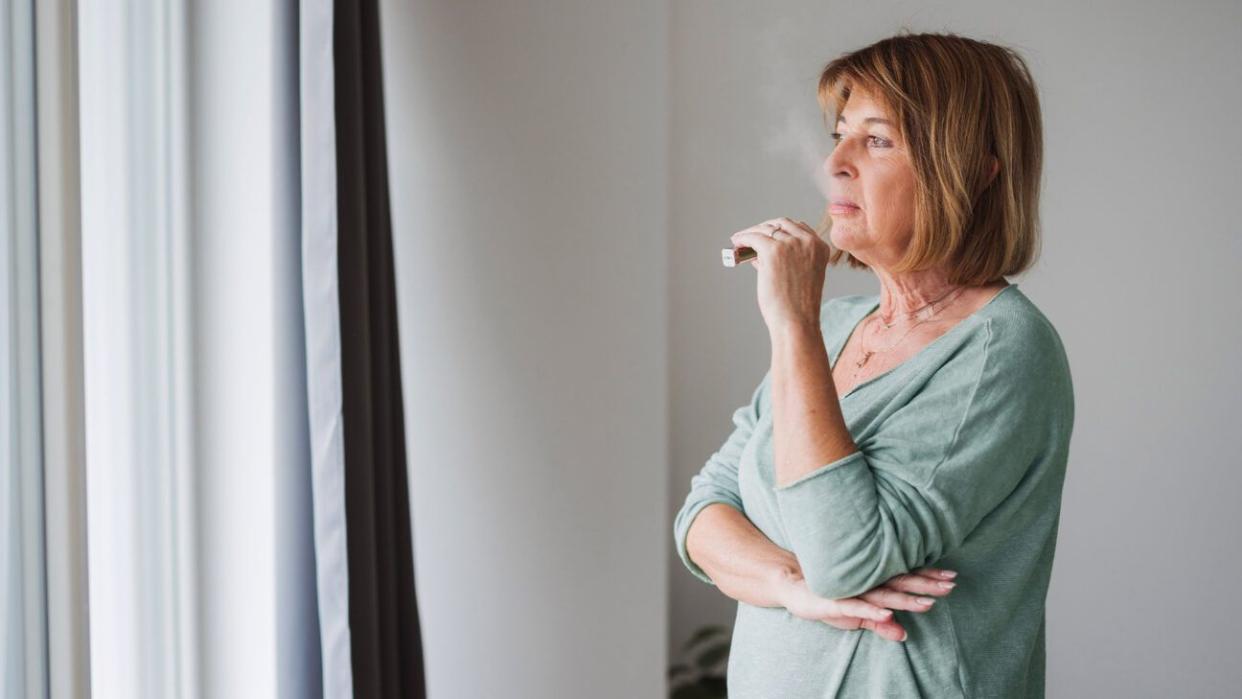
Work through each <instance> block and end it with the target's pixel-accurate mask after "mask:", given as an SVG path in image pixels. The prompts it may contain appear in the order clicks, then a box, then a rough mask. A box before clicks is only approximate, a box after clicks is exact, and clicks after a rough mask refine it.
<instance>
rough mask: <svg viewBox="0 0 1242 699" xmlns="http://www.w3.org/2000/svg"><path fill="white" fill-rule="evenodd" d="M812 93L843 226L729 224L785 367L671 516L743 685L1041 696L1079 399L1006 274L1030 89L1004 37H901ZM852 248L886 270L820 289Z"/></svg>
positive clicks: (1037, 318) (868, 693)
mask: <svg viewBox="0 0 1242 699" xmlns="http://www.w3.org/2000/svg"><path fill="white" fill-rule="evenodd" d="M819 90H820V102H821V105H822V106H823V108H824V110H825V114H826V115H828V114H829V113H831V116H834V117H835V118H836V119H835V132H834V134H833V136H834V138H835V139H836V142H837V143H836V146H835V148H834V149H833V151H832V153H831V155H830V156H829V157H828V159H827V161H826V162H825V168H826V169H827V172H826V175H827V176H828V179H829V181H830V191H831V197H830V199H831V201H830V202H829V206H828V210H827V212H826V217H825V222H824V223H823V224H822V225H821V229H823V228H827V229H828V230H827V231H826V232H828V233H829V234H830V238H831V242H832V246H831V247H830V246H829V245H828V243H827V242H825V241H824V240H823V239H822V238H821V237H820V236H821V235H822V234H821V233H820V232H817V231H816V230H813V229H811V228H810V227H808V226H807V225H805V224H803V223H799V222H796V221H792V220H790V219H787V218H780V219H774V220H771V221H767V222H765V223H762V224H759V225H757V226H754V227H752V228H748V229H746V230H744V231H740V232H738V233H736V234H734V235H733V242H734V244H735V245H737V246H746V247H751V248H753V249H754V250H755V251H756V252H757V253H758V257H757V258H756V260H755V262H754V266H755V268H756V270H757V275H758V280H757V284H758V300H759V308H760V311H761V313H762V315H763V319H764V321H765V323H766V325H767V327H768V330H769V334H770V336H771V343H772V360H771V367H770V369H769V370H768V372H767V373H766V374H765V376H764V377H763V380H762V381H761V382H760V384H759V386H758V387H757V388H756V389H755V391H754V393H753V395H752V399H751V401H750V402H749V403H748V404H747V405H744V406H742V407H740V408H738V409H737V410H736V411H735V412H734V414H733V423H734V425H735V427H736V428H735V430H734V431H733V433H732V434H731V435H730V436H729V438H728V439H727V441H726V442H725V443H724V445H723V446H722V447H721V448H720V449H719V450H718V451H717V452H716V453H715V454H713V455H712V457H711V458H710V459H709V460H708V461H707V463H706V465H705V466H704V467H703V469H702V470H701V471H700V472H699V474H697V475H696V476H695V477H694V478H693V479H692V480H691V484H690V493H689V495H688V496H687V498H686V501H685V504H684V506H683V507H682V508H681V511H680V512H679V513H678V514H677V517H676V520H675V523H674V538H675V542H676V545H677V550H678V553H679V555H680V556H681V559H682V561H683V562H684V563H685V565H686V566H687V568H689V570H690V571H691V572H693V573H694V575H696V576H698V577H699V578H701V579H702V580H704V581H705V582H707V583H710V584H715V585H716V586H717V587H718V588H719V589H720V590H721V592H723V593H725V594H727V595H729V596H730V597H732V598H734V599H737V600H738V602H739V604H738V609H737V616H736V621H735V625H734V630H733V641H732V646H731V652H730V656H729V665H728V686H729V696H730V697H731V698H732V699H747V698H749V697H774V698H779V699H797V698H798V697H817V698H818V697H879V696H903V697H907V696H908V697H917V696H931V697H952V696H971V697H975V696H978V697H1030V696H1043V692H1044V664H1045V663H1044V602H1045V598H1046V594H1047V589H1048V581H1049V576H1050V573H1051V568H1052V559H1053V551H1054V548H1055V544H1056V534H1057V525H1058V520H1059V515H1060V503H1061V488H1062V483H1063V482H1064V478H1065V469H1066V460H1067V456H1068V450H1069V441H1070V432H1071V430H1072V427H1073V419H1074V398H1073V389H1072V385H1071V381H1070V371H1069V364H1068V362H1067V360H1066V356H1065V351H1064V348H1063V347H1062V344H1061V340H1060V337H1059V335H1058V334H1057V332H1056V330H1055V329H1054V328H1053V326H1052V324H1051V323H1050V322H1049V321H1048V319H1047V318H1046V317H1045V316H1044V315H1043V313H1041V312H1040V310H1039V309H1038V308H1037V307H1036V306H1035V304H1034V303H1033V302H1032V301H1031V300H1030V299H1029V298H1028V297H1027V296H1026V295H1025V294H1023V293H1022V292H1021V291H1020V290H1019V289H1018V288H1017V285H1016V284H1010V283H1009V282H1007V281H1006V280H1005V276H1006V275H1014V274H1017V273H1019V272H1022V271H1024V270H1025V269H1027V268H1029V267H1030V265H1031V264H1032V263H1033V261H1034V259H1035V257H1036V250H1035V247H1036V244H1037V240H1038V233H1037V231H1038V220H1037V208H1038V198H1039V179H1040V168H1041V151H1042V141H1041V126H1040V116H1039V103H1038V99H1037V96H1036V90H1035V87H1034V85H1033V84H1032V81H1031V77H1030V74H1029V72H1028V70H1027V68H1026V65H1025V63H1024V62H1023V61H1022V59H1021V58H1020V57H1019V56H1018V55H1017V54H1015V53H1014V52H1012V51H1011V50H1009V49H1006V48H1002V47H999V46H995V45H992V44H988V43H983V42H979V41H973V40H970V39H966V38H962V37H958V36H954V35H942V34H938V35H929V34H919V35H909V34H906V35H899V36H896V37H892V38H889V39H886V40H883V41H880V42H878V43H876V44H874V45H872V46H868V47H866V48H863V49H860V50H858V51H855V52H853V53H849V54H846V55H844V56H842V57H840V58H838V59H836V60H834V61H832V62H831V63H829V64H828V66H827V67H826V68H825V69H824V71H823V74H822V76H821V79H820V85H819ZM833 248H835V249H833ZM843 257H844V259H845V260H846V261H847V262H848V263H849V264H850V265H853V266H855V267H860V268H867V269H870V270H871V271H872V272H874V273H875V275H876V276H877V277H878V279H879V286H880V292H879V293H878V294H875V295H869V296H868V295H851V296H843V297H839V298H833V299H830V300H828V301H827V302H822V303H821V299H822V292H823V284H824V276H825V271H826V267H827V266H829V265H833V264H836V263H837V262H838V261H840V260H841V259H842V258H843ZM953 573H956V579H955V580H954V581H953V582H949V579H950V578H953V577H954V575H953ZM954 585H955V587H954ZM950 590H951V592H950ZM929 595H930V596H929Z"/></svg>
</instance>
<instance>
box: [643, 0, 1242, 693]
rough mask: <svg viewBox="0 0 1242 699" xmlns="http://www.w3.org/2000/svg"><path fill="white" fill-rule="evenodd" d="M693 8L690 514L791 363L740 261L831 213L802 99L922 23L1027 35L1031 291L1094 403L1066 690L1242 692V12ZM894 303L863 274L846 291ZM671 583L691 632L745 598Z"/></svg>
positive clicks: (1221, 8)
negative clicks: (852, 54)
mask: <svg viewBox="0 0 1242 699" xmlns="http://www.w3.org/2000/svg"><path fill="white" fill-rule="evenodd" d="M670 5H671V7H672V8H673V10H672V12H673V14H672V20H671V28H670V34H671V39H672V41H671V45H672V47H673V50H672V59H671V70H672V73H671V75H672V78H671V80H672V91H671V95H672V98H671V104H670V105H669V106H670V109H671V112H672V127H671V132H670V143H671V144H672V156H671V166H672V175H671V181H670V187H671V189H670V192H671V197H670V202H671V221H672V225H671V228H670V232H669V235H670V239H671V248H670V249H671V253H670V256H669V261H668V262H669V265H670V266H671V268H672V269H674V270H677V274H675V275H673V277H672V286H671V288H670V292H671V295H670V299H669V303H670V313H671V323H670V329H671V335H670V360H671V365H670V379H671V381H672V386H671V392H672V402H671V414H670V418H671V423H670V424H671V430H670V436H671V440H672V443H671V454H672V464H673V466H672V475H673V480H672V485H673V487H672V489H671V492H670V500H669V503H668V511H669V512H670V517H671V513H673V512H675V511H676V509H677V508H678V507H680V505H681V502H682V500H683V499H684V497H685V494H686V491H687V490H688V487H689V480H690V477H691V476H692V475H693V474H694V473H695V472H697V470H698V469H699V468H701V467H702V465H703V462H704V461H705V459H706V458H707V457H708V456H709V455H710V454H711V453H712V451H713V450H714V449H716V448H718V447H719V445H720V444H721V442H723V440H724V439H725V437H726V436H728V433H729V431H730V429H731V427H732V425H731V423H730V422H729V415H730V412H731V410H732V409H733V408H735V407H737V406H739V405H741V404H743V403H744V402H745V401H746V400H747V399H748V398H749V397H750V391H751V390H752V389H753V388H754V387H755V385H756V384H757V383H758V381H759V379H760V378H761V377H762V375H763V371H764V369H765V368H766V366H767V364H768V362H769V359H770V355H769V346H768V342H767V335H766V332H765V330H764V326H763V324H762V320H761V318H760V317H759V315H758V310H757V306H756V301H755V290H754V275H753V271H752V270H749V269H745V270H725V269H724V268H722V267H721V266H720V262H719V252H718V250H719V248H720V247H723V245H721V242H722V241H723V240H725V238H726V237H727V236H728V235H729V233H732V232H733V231H736V230H739V229H741V228H744V227H746V226H749V225H751V224H753V223H757V222H759V221H763V220H766V219H769V218H773V217H776V216H782V215H788V216H792V217H795V218H803V219H805V220H808V221H812V222H814V221H816V220H817V217H818V214H819V211H820V207H821V203H820V201H819V200H817V196H818V195H817V193H816V191H815V189H814V187H813V185H812V184H811V181H810V180H809V179H807V178H806V177H804V176H803V175H802V173H801V171H800V170H799V169H798V168H799V167H800V164H799V161H798V159H797V158H796V157H795V156H793V155H792V154H791V152H790V151H789V150H788V149H786V148H785V146H786V145H788V143H789V138H788V136H789V135H790V134H791V133H794V132H795V131H796V130H791V129H790V121H789V118H790V114H791V110H797V111H795V112H793V113H794V114H795V115H799V114H804V113H805V114H809V115H810V116H811V118H812V119H815V118H818V115H817V113H816V111H815V110H816V109H817V106H816V104H815V94H814V91H815V86H816V80H817V78H818V74H819V69H820V68H821V67H822V66H823V64H824V63H825V62H827V61H828V60H830V59H831V58H833V57H835V56H836V55H838V54H840V53H843V52H846V51H849V50H852V49H855V48H859V47H862V46H865V45H867V44H869V43H871V42H872V41H875V40H878V39H880V38H883V37H885V36H889V35H892V34H894V33H896V32H897V30H899V29H900V28H902V27H903V26H906V27H909V28H910V29H912V30H914V31H941V30H950V31H955V32H957V33H960V34H964V35H967V36H972V37H975V38H981V39H988V40H993V41H997V42H999V43H1004V44H1007V45H1010V46H1013V47H1015V48H1017V49H1018V50H1019V51H1021V52H1022V53H1023V55H1024V56H1025V57H1026V58H1027V59H1028V62H1029V63H1030V65H1031V68H1032V70H1033V72H1034V74H1035V79H1036V81H1037V83H1038V86H1039V88H1040V91H1041V98H1042V100H1043V116H1044V126H1045V135H1046V145H1045V156H1046V165H1045V171H1044V182H1045V191H1044V197H1043V207H1042V211H1043V222H1044V232H1045V240H1044V248H1043V256H1042V259H1041V261H1040V262H1039V264H1038V265H1037V266H1036V267H1035V269H1034V270H1033V271H1032V272H1030V273H1029V274H1027V275H1025V276H1023V277H1018V278H1016V279H1015V280H1012V281H1017V282H1018V283H1019V284H1020V285H1021V286H1022V289H1023V291H1024V292H1025V293H1026V294H1027V295H1028V296H1030V297H1031V298H1032V300H1034V301H1035V303H1036V304H1037V305H1039V306H1040V308H1041V309H1043V311H1044V313H1045V314H1046V315H1047V316H1048V317H1049V318H1050V319H1051V320H1052V321H1053V323H1054V324H1055V325H1056V327H1057V329H1058V331H1059V332H1060V334H1061V337H1062V339H1063V340H1064V342H1065V345H1066V350H1067V353H1068V355H1069V359H1070V363H1071V366H1072V371H1073V374H1074V386H1075V395H1076V399H1077V418H1076V426H1075V433H1074V439H1073V443H1072V445H1071V449H1070V464H1069V473H1068V476H1067V481H1066V485H1065V494H1064V501H1063V508H1062V518H1061V530H1060V537H1059V546H1058V551H1057V559H1056V565H1055V566H1054V570H1053V577H1052V582H1051V587H1050V591H1049V599H1048V604H1049V611H1048V636H1047V641H1048V696H1222V695H1226V694H1229V693H1231V692H1234V691H1236V689H1235V688H1236V687H1237V686H1238V685H1239V683H1240V682H1242V665H1239V664H1238V663H1237V662H1235V661H1234V660H1233V658H1234V657H1235V656H1236V655H1237V651H1238V648H1239V645H1238V643H1237V641H1236V640H1235V639H1234V631H1233V629H1232V621H1231V620H1233V619H1236V618H1238V616H1239V613H1240V612H1242V602H1239V600H1238V597H1237V595H1236V594H1233V591H1232V581H1233V580H1236V579H1237V578H1238V575H1239V573H1240V572H1242V568H1240V566H1239V563H1238V559H1237V557H1236V556H1234V555H1231V554H1232V553H1233V552H1235V551H1236V550H1237V544H1236V538H1237V537H1236V532H1238V531H1239V530H1242V521H1240V518H1239V514H1238V509H1237V507H1236V504H1235V503H1234V499H1235V495H1236V493H1237V492H1238V490H1239V487H1240V486H1242V475H1240V473H1242V472H1240V471H1239V469H1238V465H1239V459H1238V457H1237V448H1236V444H1235V439H1234V437H1235V435H1236V424H1237V416H1238V414H1239V413H1240V412H1242V398H1240V397H1239V396H1242V371H1238V368H1237V364H1236V355H1237V348H1238V347H1239V345H1240V344H1242V325H1240V324H1239V323H1238V322H1237V319H1238V318H1239V317H1242V300H1240V299H1242V288H1240V286H1242V285H1240V284H1239V275H1238V270H1239V269H1240V268H1242V267H1240V264H1239V263H1242V236H1240V235H1239V231H1238V223H1237V215H1236V211H1237V206H1236V199H1237V195H1236V192H1235V190H1236V189H1237V183H1238V182H1240V181H1242V165H1240V163H1242V136H1239V133H1238V130H1237V128H1236V126H1235V123H1236V120H1237V119H1236V115H1237V114H1238V112H1239V110H1240V109H1242V100H1240V99H1239V92H1238V89H1237V85H1238V82H1237V79H1238V75H1240V74H1242V52H1240V51H1239V50H1238V47H1237V41H1236V31H1235V30H1236V28H1237V27H1239V26H1242V6H1240V5H1238V4H1237V3H1233V4H1225V3H1220V4H1217V3H1206V2H1204V3H1189V4H1184V5H1177V6H1174V5H1172V4H1168V5H1158V4H1152V3H1143V4H1135V3H1119V2H1100V3H1088V4H1081V3H1071V2H1068V1H1065V0H1058V1H1056V2H1045V3H1022V4H1005V5H999V4H997V3H991V2H984V1H974V0H972V1H969V2H955V3H942V4H938V5H936V6H934V7H933V6H930V5H921V4H920V5H917V6H916V5H911V4H909V3H903V2H892V1H889V0H879V1H877V2H869V3H861V4H857V3H855V4H851V3H823V2H812V1H810V0H798V1H791V2H781V3H762V4H760V3H750V2H717V1H708V0H678V2H673V3H670ZM795 123H801V117H798V119H796V120H795ZM773 146H779V147H775V148H774V147H773ZM876 291H878V286H877V284H876V283H875V281H874V278H873V277H872V276H871V275H870V273H868V272H860V271H852V270H851V271H846V270H845V269H844V268H842V269H833V270H830V271H829V274H828V281H827V289H826V291H825V294H826V296H840V295H843V294H849V293H875V292H876ZM735 313H736V316H735ZM669 555H670V564H673V565H674V566H677V565H680V564H679V562H677V561H676V559H675V558H672V556H673V554H672V553H671V552H670V554H669ZM671 577H672V595H671V598H670V603H671V609H672V612H673V618H672V621H673V623H672V629H671V633H672V639H671V640H672V641H674V642H680V640H682V639H684V638H685V637H686V635H687V634H688V633H689V632H690V630H691V629H692V628H694V626H696V625H697V624H698V623H700V622H703V621H719V622H724V623H731V622H732V620H733V612H734V609H735V608H736V604H735V603H734V602H732V601H731V600H728V599H726V598H724V597H723V596H721V595H720V593H719V592H718V591H716V590H714V589H713V588H710V587H708V586H705V585H704V584H703V583H701V582H699V581H697V580H695V579H693V578H692V577H691V576H690V574H689V573H688V572H686V571H685V570H684V569H680V568H677V567H673V568H672V570H671Z"/></svg>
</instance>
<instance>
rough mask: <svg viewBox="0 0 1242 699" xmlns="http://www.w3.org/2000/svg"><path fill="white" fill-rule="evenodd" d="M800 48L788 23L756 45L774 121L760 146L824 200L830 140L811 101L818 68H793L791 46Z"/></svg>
mask: <svg viewBox="0 0 1242 699" xmlns="http://www.w3.org/2000/svg"><path fill="white" fill-rule="evenodd" d="M800 45H801V44H800V43H799V31H798V29H797V27H796V26H795V25H794V24H793V23H792V22H790V21H788V20H781V21H779V22H777V23H776V24H774V25H771V26H770V27H768V28H767V29H766V30H765V31H764V32H763V34H762V36H761V38H760V40H759V42H758V48H759V52H758V54H757V55H758V57H759V59H760V60H762V61H764V69H765V75H764V77H765V79H764V81H763V93H764V101H765V104H767V105H770V106H771V107H772V109H771V110H770V111H769V112H768V113H770V114H772V119H773V124H772V130H771V131H770V132H769V135H768V136H767V137H766V138H765V139H764V148H765V150H766V151H767V152H768V153H770V154H772V155H776V156H779V157H781V158H784V159H787V160H788V161H791V162H792V163H793V164H794V166H795V167H796V168H797V169H798V173H799V174H800V175H802V176H804V177H808V178H810V179H811V181H812V182H813V183H814V184H815V188H816V189H817V190H819V193H820V194H821V195H822V196H823V197H824V200H825V201H827V200H828V198H829V188H828V183H829V177H828V173H827V171H826V170H825V169H824V160H825V159H826V158H827V157H828V153H829V152H830V151H831V141H830V140H829V138H828V129H826V128H825V125H824V118H823V114H822V113H821V112H820V110H819V102H817V101H816V99H815V89H816V87H817V85H818V79H819V71H818V68H819V67H820V66H819V65H818V64H813V65H811V69H810V70H808V69H807V65H805V64H803V65H795V62H794V61H793V60H792V58H791V47H795V46H800ZM799 63H801V61H799Z"/></svg>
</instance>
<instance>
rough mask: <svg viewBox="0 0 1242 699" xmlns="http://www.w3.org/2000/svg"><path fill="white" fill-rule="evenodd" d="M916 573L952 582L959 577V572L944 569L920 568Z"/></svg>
mask: <svg viewBox="0 0 1242 699" xmlns="http://www.w3.org/2000/svg"><path fill="white" fill-rule="evenodd" d="M914 572H916V573H918V574H919V575H924V576H927V577H929V578H936V579H937V580H952V579H953V578H956V577H957V571H955V570H945V569H944V568H919V569H918V570H916V571H914Z"/></svg>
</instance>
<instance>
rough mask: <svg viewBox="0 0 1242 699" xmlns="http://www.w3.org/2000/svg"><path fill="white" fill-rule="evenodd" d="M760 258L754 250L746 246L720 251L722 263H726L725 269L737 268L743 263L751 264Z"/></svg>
mask: <svg viewBox="0 0 1242 699" xmlns="http://www.w3.org/2000/svg"><path fill="white" fill-rule="evenodd" d="M758 256H759V255H758V253H756V252H755V249H754V248H748V247H745V246H741V247H737V248H725V249H724V250H721V251H720V261H721V262H723V263H724V266H725V267H737V266H738V265H740V264H742V263H743V262H750V261H751V260H753V259H755V258H756V257H758Z"/></svg>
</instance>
